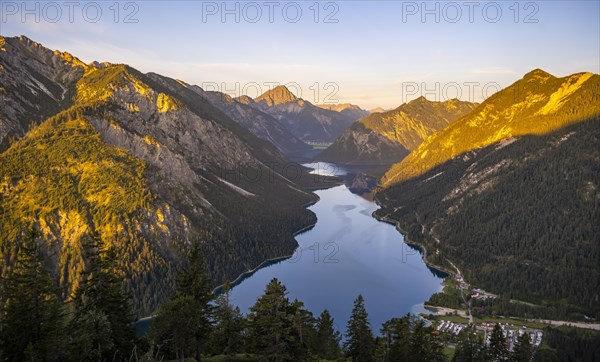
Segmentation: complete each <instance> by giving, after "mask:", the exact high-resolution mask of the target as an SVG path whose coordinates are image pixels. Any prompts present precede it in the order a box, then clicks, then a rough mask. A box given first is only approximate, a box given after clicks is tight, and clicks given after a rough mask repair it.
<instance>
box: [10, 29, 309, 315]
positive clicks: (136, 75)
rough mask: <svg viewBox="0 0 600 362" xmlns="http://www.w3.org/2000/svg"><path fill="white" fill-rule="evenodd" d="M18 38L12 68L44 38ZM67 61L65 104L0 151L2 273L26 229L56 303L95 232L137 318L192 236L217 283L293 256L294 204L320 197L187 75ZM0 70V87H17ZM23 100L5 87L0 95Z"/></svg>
mask: <svg viewBox="0 0 600 362" xmlns="http://www.w3.org/2000/svg"><path fill="white" fill-rule="evenodd" d="M15 42H20V43H18V44H20V45H18V46H14V47H12V48H9V47H6V51H7V53H9V56H7V57H6V58H3V60H4V61H5V62H7V63H10V65H9V67H11V68H17V67H19V66H20V64H24V63H26V62H27V61H28V60H27V59H30V57H31V56H30V54H29V53H30V51H33V50H30V48H33V49H34V50H36V51H39V47H41V46H40V45H39V44H37V43H32V42H30V41H29V40H28V39H23V38H22V39H18V38H7V39H6V41H5V43H6V44H12V43H15ZM42 52H43V53H47V52H46V51H45V50H43V51H42ZM61 59H62V58H61ZM39 61H40V62H41V63H42V65H40V67H42V68H44V67H46V68H48V69H54V68H61V67H63V64H62V63H60V62H59V63H58V65H57V64H56V63H55V58H53V57H49V58H40V60H39ZM73 64H75V65H74V67H75V68H76V69H75V71H74V73H73V74H75V75H73V79H71V81H72V82H74V83H73V86H72V93H65V97H66V95H67V94H71V97H70V98H69V99H68V100H64V101H61V103H60V104H58V105H57V108H61V107H62V109H64V110H62V111H58V113H56V114H55V115H53V116H51V117H50V118H49V119H47V120H46V121H44V122H43V123H42V124H41V125H39V126H37V127H34V128H33V129H32V130H31V131H30V132H28V133H27V134H26V135H25V136H24V137H22V138H21V139H19V140H18V141H16V142H14V143H13V144H12V145H11V146H10V148H9V149H8V150H6V151H5V152H3V153H2V154H0V219H1V220H2V223H1V225H0V233H1V235H0V236H1V237H0V243H1V244H0V258H2V261H3V262H2V274H3V275H6V273H8V272H9V271H10V268H11V267H12V265H14V262H15V255H16V254H15V252H16V245H17V242H18V240H19V239H20V237H21V235H22V233H23V232H24V229H25V228H27V227H29V226H31V225H33V226H35V227H36V228H38V229H39V230H40V231H41V233H42V239H43V240H44V242H45V250H46V252H47V253H48V262H49V266H50V267H51V269H52V270H53V271H54V275H53V276H54V278H55V279H56V280H57V281H58V282H59V283H60V285H61V286H62V287H64V292H63V297H65V298H66V297H67V296H68V295H70V294H72V292H73V289H74V288H76V287H77V281H78V278H79V277H80V276H79V271H81V270H82V269H83V265H84V263H85V260H84V258H83V255H82V252H81V245H82V243H83V242H84V241H85V240H87V239H89V238H92V237H93V236H94V235H96V234H98V235H99V236H100V237H101V238H102V239H103V241H104V242H105V243H107V245H109V246H114V247H115V250H116V252H117V260H118V262H119V268H120V270H121V273H122V275H123V278H124V280H125V284H126V287H127V289H128V290H130V291H131V292H132V293H133V296H134V302H135V309H136V311H137V312H138V313H140V314H146V313H149V312H152V311H153V310H154V309H155V307H156V306H157V305H159V304H160V303H161V302H163V301H164V300H165V298H166V297H167V296H168V295H169V294H170V293H171V292H172V291H173V278H174V276H175V271H176V270H177V269H178V268H179V267H180V266H181V264H182V263H184V260H185V258H183V256H184V255H185V252H186V249H187V245H189V243H190V241H192V240H195V239H197V240H201V242H202V248H203V251H204V254H205V256H206V259H207V263H208V265H209V268H210V270H211V273H212V279H213V282H214V283H220V282H222V281H223V280H224V279H233V278H235V277H236V276H237V275H238V274H239V273H241V272H244V271H246V270H248V269H251V268H254V267H255V266H257V265H258V264H260V263H261V262H262V261H263V260H265V259H268V258H273V257H276V256H281V255H289V254H291V253H292V251H293V250H294V248H295V247H296V245H297V244H296V242H295V240H294V239H293V237H292V233H293V232H294V231H296V230H298V229H300V228H302V227H304V226H306V225H309V224H311V223H312V222H314V215H313V214H312V213H311V212H309V211H307V210H305V209H304V208H303V205H305V204H306V203H309V202H313V201H315V200H316V196H315V195H313V194H310V193H308V192H306V191H304V188H305V186H310V185H308V183H310V182H312V181H313V180H314V178H312V177H310V178H309V177H305V178H304V179H302V180H297V179H296V180H294V178H293V177H289V175H287V174H286V175H285V177H284V176H282V175H281V173H282V169H283V166H285V165H286V162H287V161H286V160H285V159H284V158H283V156H282V155H281V154H280V152H279V151H278V150H277V149H276V148H275V147H274V146H272V145H271V144H270V143H268V142H266V141H263V140H260V139H259V138H257V137H256V136H254V135H253V134H251V133H249V132H248V131H247V130H246V129H244V128H243V127H242V126H240V125H239V124H238V123H236V122H235V121H233V120H232V119H231V118H229V117H227V116H226V115H225V114H224V113H223V112H221V111H220V110H218V109H217V108H215V107H214V106H212V104H211V103H210V102H208V100H206V99H205V98H204V97H203V96H201V95H199V94H198V93H197V92H195V91H194V90H192V89H189V88H188V87H187V86H186V85H185V84H181V83H179V82H177V81H175V80H173V79H169V78H166V77H162V76H160V75H157V74H148V75H145V74H142V73H140V72H138V71H136V70H135V69H132V68H130V67H128V66H126V65H111V64H97V63H95V64H90V65H85V64H83V63H81V62H78V61H73ZM61 69H62V68H61ZM61 69H55V70H54V71H55V72H58V73H60V72H61ZM19 72H24V73H28V72H30V69H29V68H28V67H21V68H19ZM50 73H51V72H50ZM7 79H8V78H7V77H4V78H2V83H0V86H2V87H3V88H4V89H11V87H16V85H15V84H13V83H11V82H10V79H9V80H8V81H7ZM20 97H21V93H18V92H7V93H5V94H4V98H5V100H7V99H8V100H7V101H8V102H9V104H18V102H19V100H20ZM53 110H54V108H53ZM5 120H6V123H7V124H9V125H11V126H12V125H18V122H20V121H19V120H18V119H12V118H8V119H6V118H3V122H4V121H5ZM258 210H260V212H258Z"/></svg>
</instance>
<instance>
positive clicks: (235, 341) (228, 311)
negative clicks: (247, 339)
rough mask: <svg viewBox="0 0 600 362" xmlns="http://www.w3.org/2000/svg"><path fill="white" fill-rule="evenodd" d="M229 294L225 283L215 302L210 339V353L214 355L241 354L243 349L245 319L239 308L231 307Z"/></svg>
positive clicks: (228, 288) (227, 283) (227, 285)
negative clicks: (213, 323)
mask: <svg viewBox="0 0 600 362" xmlns="http://www.w3.org/2000/svg"><path fill="white" fill-rule="evenodd" d="M229 294H230V286H229V282H226V283H225V284H224V285H223V290H222V291H221V294H220V295H219V297H218V298H217V300H216V308H215V313H214V316H215V325H214V328H213V332H212V334H211V337H210V339H211V343H210V347H211V352H212V353H214V354H225V355H230V354H233V353H235V352H241V351H242V348H243V342H244V341H243V338H244V336H243V331H244V324H245V318H244V316H243V315H242V313H241V312H240V308H239V307H234V306H233V305H231V303H230V301H229Z"/></svg>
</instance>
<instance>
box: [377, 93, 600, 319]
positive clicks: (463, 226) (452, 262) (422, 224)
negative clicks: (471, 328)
mask: <svg viewBox="0 0 600 362" xmlns="http://www.w3.org/2000/svg"><path fill="white" fill-rule="evenodd" d="M598 94H600V93H596V97H598ZM596 104H598V103H596ZM586 107H590V104H587V105H586ZM599 145H600V117H598V116H596V117H594V118H591V119H588V120H582V121H580V122H574V123H571V124H569V125H567V126H565V127H563V128H560V129H558V130H555V131H553V132H550V133H545V134H543V135H522V136H517V137H511V138H506V139H503V140H501V141H498V142H494V143H492V144H490V145H488V146H486V147H483V148H479V149H476V150H472V151H468V152H466V153H463V154H462V155H460V156H459V157H455V158H453V159H451V160H449V161H446V162H444V163H442V164H440V165H438V166H435V167H434V168H432V169H430V170H429V171H426V172H425V173H423V174H421V175H419V176H416V177H413V178H411V179H409V180H406V181H402V182H400V183H397V184H394V185H392V186H391V187H389V188H387V189H383V190H379V191H378V192H377V193H376V200H377V202H378V203H379V204H380V205H381V206H382V208H381V209H380V210H377V211H376V213H375V215H376V217H377V218H379V219H382V220H386V221H388V222H393V223H395V224H396V225H397V227H398V229H399V230H401V231H402V233H404V234H405V236H406V240H408V241H409V242H411V243H414V244H417V245H419V246H420V247H421V249H422V250H424V252H425V258H426V260H427V261H428V262H429V263H431V264H433V265H438V266H441V267H442V268H445V269H447V270H454V266H456V267H457V268H458V269H459V270H460V271H461V273H462V274H463V275H464V276H465V278H466V280H467V281H468V282H469V283H471V284H472V285H473V286H474V287H478V288H483V289H485V290H486V291H488V292H491V293H495V294H498V295H500V298H499V299H498V300H492V301H491V302H487V303H486V304H484V306H485V307H484V308H485V309H486V310H488V309H490V310H492V311H493V310H496V311H497V313H498V314H504V313H506V312H503V311H501V310H498V308H500V306H501V305H502V301H503V300H506V302H505V303H504V304H503V305H504V307H503V308H510V312H508V313H510V314H509V315H516V312H519V308H520V309H521V311H520V312H519V313H521V316H522V317H530V318H531V317H538V318H539V317H542V318H546V319H557V320H563V319H566V318H569V319H571V318H577V319H583V318H584V317H583V316H584V315H585V316H588V317H590V318H595V319H596V320H598V319H600V304H598V298H600V294H599V291H600V269H599V268H598V265H600V239H599V235H600V223H598V220H600V207H599V205H600V173H599V172H598V170H599V169H600V147H598V146H599ZM512 299H517V300H521V301H525V302H529V303H535V304H536V305H537V306H533V307H532V306H528V305H527V304H523V303H519V304H517V303H514V302H512V301H511V300H512ZM528 309H529V310H528ZM523 310H524V312H523ZM488 313H490V314H491V311H488ZM527 313H531V314H527Z"/></svg>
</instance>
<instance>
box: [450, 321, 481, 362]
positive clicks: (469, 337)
mask: <svg viewBox="0 0 600 362" xmlns="http://www.w3.org/2000/svg"><path fill="white" fill-rule="evenodd" d="M487 360H488V356H487V350H486V348H485V345H484V343H483V341H482V340H481V338H480V337H478V336H477V333H476V332H475V328H473V327H472V326H469V327H467V328H465V329H464V330H463V331H462V332H461V333H460V336H459V341H458V344H457V345H456V350H455V352H454V357H453V358H452V361H453V362H480V361H487Z"/></svg>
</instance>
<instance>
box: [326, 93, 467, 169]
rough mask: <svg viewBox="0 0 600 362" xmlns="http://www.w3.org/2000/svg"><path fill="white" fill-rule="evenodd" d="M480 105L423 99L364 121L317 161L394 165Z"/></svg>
mask: <svg viewBox="0 0 600 362" xmlns="http://www.w3.org/2000/svg"><path fill="white" fill-rule="evenodd" d="M476 106H477V105H476V104H474V103H469V102H462V101H459V100H457V99H451V100H448V101H445V102H431V101H428V100H427V99H425V98H424V97H420V98H418V99H415V100H413V101H411V102H409V103H405V104H403V105H401V106H400V107H398V108H396V109H394V110H392V111H389V112H383V113H373V114H371V115H369V116H367V117H365V118H363V119H360V120H359V121H357V122H356V123H354V124H353V125H352V126H351V127H350V128H348V129H347V130H346V131H344V133H343V134H342V135H341V136H340V137H339V138H338V139H337V140H336V141H335V142H334V143H333V144H332V145H331V146H329V148H327V149H326V150H324V151H323V152H322V153H321V154H319V155H318V156H317V159H319V160H322V161H328V162H337V163H345V164H392V163H395V162H398V161H400V160H402V159H403V158H404V157H405V156H406V155H408V154H409V152H410V151H412V150H414V149H416V148H417V147H418V146H419V145H420V144H421V142H423V140H425V139H426V138H427V137H429V136H430V135H432V134H433V133H435V132H436V131H438V130H440V129H442V128H444V127H446V126H448V125H449V124H450V123H451V122H453V121H455V120H457V119H458V118H460V117H462V116H464V115H465V114H467V113H469V112H470V111H472V110H473V109H474V108H475V107H476Z"/></svg>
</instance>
